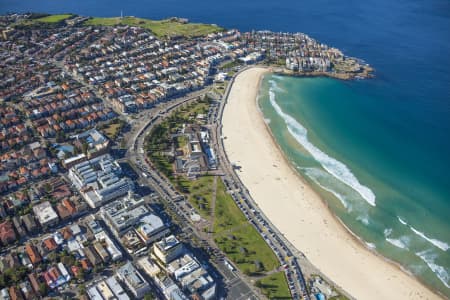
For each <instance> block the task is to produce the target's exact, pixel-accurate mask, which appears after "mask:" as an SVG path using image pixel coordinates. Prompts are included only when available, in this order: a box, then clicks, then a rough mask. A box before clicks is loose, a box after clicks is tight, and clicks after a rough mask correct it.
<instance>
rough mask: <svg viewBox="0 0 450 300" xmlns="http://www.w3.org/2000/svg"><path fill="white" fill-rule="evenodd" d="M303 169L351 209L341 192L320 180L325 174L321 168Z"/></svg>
mask: <svg viewBox="0 0 450 300" xmlns="http://www.w3.org/2000/svg"><path fill="white" fill-rule="evenodd" d="M302 170H304V171H305V173H306V175H307V176H308V177H309V178H311V179H312V180H313V181H314V182H315V183H316V184H317V185H318V186H320V187H321V188H322V189H324V190H326V191H327V192H330V193H332V194H333V195H334V196H335V197H336V198H338V199H339V201H341V203H342V205H343V206H344V207H345V208H346V209H347V210H348V211H351V207H350V206H349V204H348V202H347V201H346V200H345V198H344V196H343V195H341V194H340V193H338V192H336V191H335V190H333V189H331V188H329V187H327V186H325V185H323V184H321V183H320V182H319V177H320V176H323V175H322V174H321V172H322V171H321V170H319V169H316V168H303V169H302Z"/></svg>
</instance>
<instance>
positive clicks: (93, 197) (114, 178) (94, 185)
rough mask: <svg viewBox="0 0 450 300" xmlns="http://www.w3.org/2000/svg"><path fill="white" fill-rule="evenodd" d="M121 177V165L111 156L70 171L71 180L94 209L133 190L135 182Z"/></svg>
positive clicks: (78, 166) (75, 167) (83, 163)
mask: <svg viewBox="0 0 450 300" xmlns="http://www.w3.org/2000/svg"><path fill="white" fill-rule="evenodd" d="M121 175H122V169H121V167H120V165H119V164H118V163H117V161H115V160H113V158H112V157H111V156H110V155H109V154H105V155H102V156H99V157H96V158H93V159H91V160H88V161H85V162H82V163H79V164H76V165H74V166H73V167H72V168H70V169H69V178H70V180H71V181H72V183H73V184H74V185H75V186H76V187H77V188H78V190H80V192H81V195H82V196H83V197H84V199H85V200H86V202H87V203H88V204H89V205H90V206H91V207H92V208H96V207H98V206H100V205H101V204H103V203H105V202H108V201H110V200H112V199H115V198H117V197H120V196H123V195H126V194H127V193H128V192H129V191H131V190H132V189H133V187H134V185H133V182H132V181H131V180H130V179H129V178H126V177H122V178H121V177H120V176H121Z"/></svg>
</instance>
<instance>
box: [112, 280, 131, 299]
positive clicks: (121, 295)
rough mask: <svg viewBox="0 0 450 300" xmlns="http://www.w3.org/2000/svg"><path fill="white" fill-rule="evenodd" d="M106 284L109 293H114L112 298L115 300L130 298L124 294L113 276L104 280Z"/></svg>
mask: <svg viewBox="0 0 450 300" xmlns="http://www.w3.org/2000/svg"><path fill="white" fill-rule="evenodd" d="M106 283H107V284H108V286H109V288H110V289H111V291H112V292H113V293H114V296H116V298H117V300H129V299H130V297H128V295H127V294H126V293H125V291H124V290H123V288H122V286H121V285H120V284H119V282H118V281H117V280H116V278H115V277H114V276H111V277H109V278H108V279H106Z"/></svg>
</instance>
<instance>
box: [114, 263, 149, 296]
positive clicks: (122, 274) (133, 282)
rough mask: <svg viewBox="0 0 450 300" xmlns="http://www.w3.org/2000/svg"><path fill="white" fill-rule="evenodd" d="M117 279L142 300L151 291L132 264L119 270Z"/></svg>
mask: <svg viewBox="0 0 450 300" xmlns="http://www.w3.org/2000/svg"><path fill="white" fill-rule="evenodd" d="M117 277H118V278H119V279H120V280H121V281H123V282H124V283H125V284H126V286H127V287H128V289H129V290H130V291H131V292H132V293H133V295H134V296H135V297H136V298H142V297H144V295H145V294H146V293H148V292H149V291H150V285H149V284H148V282H147V281H146V280H145V279H144V277H142V275H141V273H139V271H138V270H136V268H135V267H134V266H133V264H132V263H131V262H127V263H126V264H125V265H123V266H122V267H120V268H119V269H117Z"/></svg>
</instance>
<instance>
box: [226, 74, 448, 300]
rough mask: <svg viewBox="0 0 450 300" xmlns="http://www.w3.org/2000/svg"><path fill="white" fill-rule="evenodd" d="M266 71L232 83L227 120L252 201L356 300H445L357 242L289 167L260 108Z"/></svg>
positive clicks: (234, 157)
mask: <svg viewBox="0 0 450 300" xmlns="http://www.w3.org/2000/svg"><path fill="white" fill-rule="evenodd" d="M266 72H267V70H266V69H263V68H251V69H249V70H246V71H243V72H242V73H240V74H239V75H238V76H237V77H236V79H235V82H234V84H233V87H232V89H231V91H230V94H229V97H228V103H227V104H226V106H225V110H224V115H223V119H222V122H223V132H222V134H223V136H224V137H226V138H225V139H224V144H225V150H226V152H227V155H228V157H229V159H230V161H231V162H233V163H237V164H238V165H239V166H241V170H242V171H241V172H238V175H239V177H240V178H241V180H242V182H243V183H244V184H245V186H246V187H247V188H248V190H249V192H250V194H251V195H252V197H253V199H254V200H255V201H256V203H257V204H258V205H259V207H260V208H261V209H262V211H263V212H264V213H265V214H266V216H267V217H268V218H269V219H270V220H271V221H272V223H273V224H274V225H275V226H276V227H277V228H278V229H279V230H280V231H281V232H282V233H283V234H284V235H285V237H286V238H287V239H288V240H289V241H290V242H291V243H292V244H293V245H294V246H295V247H296V248H297V249H298V250H300V251H301V252H303V253H304V254H305V255H306V257H307V258H308V259H309V260H310V261H311V263H312V264H313V265H315V266H316V267H317V268H318V269H319V270H321V272H323V273H324V274H325V275H326V276H328V277H329V278H331V279H332V280H333V281H334V282H335V283H336V284H338V285H339V286H341V287H342V288H343V289H344V290H346V291H347V292H348V293H349V294H351V295H352V296H353V297H355V298H357V299H369V300H379V299H396V300H399V299H440V297H439V296H437V295H436V294H434V293H433V292H432V291H431V290H429V289H428V288H426V287H425V286H423V285H422V284H421V283H420V282H418V281H417V280H416V279H415V278H413V277H411V276H409V275H407V274H406V273H404V272H402V271H401V270H400V269H399V268H398V267H397V266H395V265H393V264H391V263H388V262H387V261H385V260H383V259H382V258H381V257H379V256H377V255H375V254H374V253H372V252H371V251H369V250H368V249H366V248H365V247H364V246H362V244H361V243H359V242H358V241H356V240H355V238H354V237H352V235H351V234H350V233H349V232H348V231H346V230H345V228H344V227H343V226H342V225H341V224H340V223H339V221H338V220H337V219H336V218H335V217H334V216H333V215H332V214H331V212H330V211H329V209H328V208H327V207H326V205H325V204H324V202H323V201H322V200H321V199H320V198H319V196H318V195H317V194H316V193H315V192H314V191H313V190H312V189H311V187H309V185H307V184H306V183H305V182H304V181H303V180H302V179H301V178H300V177H299V176H298V174H297V173H296V172H295V171H294V170H293V169H292V168H291V167H290V166H289V164H288V163H287V161H286V160H285V159H284V157H283V155H282V153H281V152H280V150H279V148H278V147H277V146H276V145H275V143H274V141H273V140H272V137H271V135H270V133H269V132H268V129H267V127H266V124H265V123H264V120H263V117H262V115H261V112H260V111H259V109H258V107H257V103H256V97H257V93H258V88H259V80H260V79H261V78H262V76H263V75H264V73H266Z"/></svg>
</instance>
